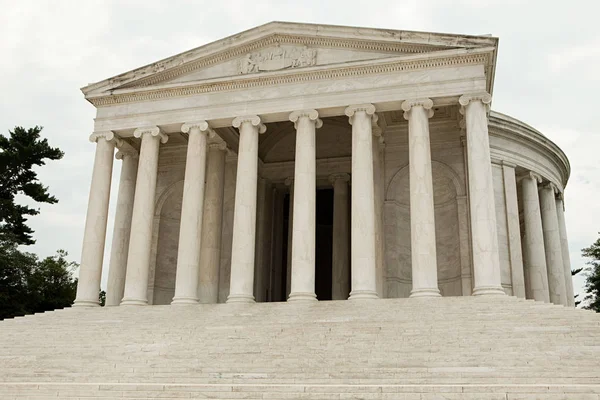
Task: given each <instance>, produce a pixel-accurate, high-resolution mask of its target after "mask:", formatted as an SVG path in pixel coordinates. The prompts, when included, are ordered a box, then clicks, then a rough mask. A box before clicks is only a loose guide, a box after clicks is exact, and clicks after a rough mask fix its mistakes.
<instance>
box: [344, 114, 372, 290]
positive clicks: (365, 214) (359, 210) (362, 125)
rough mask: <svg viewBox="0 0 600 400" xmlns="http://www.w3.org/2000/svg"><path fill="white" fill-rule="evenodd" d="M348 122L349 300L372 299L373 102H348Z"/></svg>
mask: <svg viewBox="0 0 600 400" xmlns="http://www.w3.org/2000/svg"><path fill="white" fill-rule="evenodd" d="M346 115H347V116H348V117H349V119H350V124H351V125H352V194H351V196H352V197H351V199H352V216H351V229H352V230H351V242H352V245H351V257H350V258H351V262H350V264H351V268H352V274H351V276H352V291H351V292H350V299H351V300H358V299H376V298H378V297H377V282H376V281H377V272H376V265H375V263H376V259H375V258H376V256H375V198H374V194H375V193H374V182H373V132H372V124H373V119H374V118H376V116H375V106H374V105H373V104H360V105H351V106H349V107H348V108H346Z"/></svg>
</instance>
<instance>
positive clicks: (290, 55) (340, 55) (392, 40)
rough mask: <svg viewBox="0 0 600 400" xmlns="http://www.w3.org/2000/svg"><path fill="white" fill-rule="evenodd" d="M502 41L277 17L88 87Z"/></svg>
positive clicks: (222, 76) (224, 75)
mask: <svg viewBox="0 0 600 400" xmlns="http://www.w3.org/2000/svg"><path fill="white" fill-rule="evenodd" d="M496 46H497V39H496V38H492V37H490V36H464V35H447V34H434V33H421V32H407V31H390V30H383V29H367V28H351V27H340V26H328V25H310V24H296V23H286V22H272V23H269V24H266V25H262V26H259V27H257V28H253V29H250V30H248V31H245V32H242V33H240V34H237V35H234V36H231V37H228V38H225V39H222V40H219V41H216V42H212V43H209V44H207V45H205V46H201V47H198V48H196V49H193V50H190V51H187V52H185V53H181V54H178V55H175V56H173V57H170V58H167V59H164V60H161V61H158V62H156V63H153V64H150V65H147V66H144V67H142V68H138V69H135V70H133V71H129V72H126V73H124V74H120V75H117V76H115V77H113V78H110V79H107V80H104V81H101V82H98V83H95V84H91V85H89V86H87V87H85V88H83V89H82V91H83V92H84V94H85V95H86V97H87V98H88V99H90V98H94V97H98V96H102V95H103V94H111V93H115V91H132V90H136V89H148V88H152V87H164V86H173V85H177V86H181V85H186V84H190V83H194V84H196V83H200V82H204V81H207V82H214V81H220V80H226V79H233V78H236V79H237V78H240V77H260V75H261V74H272V73H273V72H278V71H282V72H288V71H293V70H298V71H300V70H310V69H315V70H318V69H323V68H327V67H328V66H331V67H336V66H343V65H356V64H357V63H360V62H368V61H380V60H385V59H395V58H402V57H406V58H414V57H415V56H419V55H427V54H436V53H441V52H448V51H452V50H455V51H461V50H462V51H465V50H473V49H492V50H491V52H492V53H494V54H493V57H491V58H492V59H493V58H495V48H496ZM491 61H493V60H491Z"/></svg>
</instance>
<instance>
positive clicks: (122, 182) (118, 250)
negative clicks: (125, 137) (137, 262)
mask: <svg viewBox="0 0 600 400" xmlns="http://www.w3.org/2000/svg"><path fill="white" fill-rule="evenodd" d="M116 158H117V159H120V160H122V164H121V177H120V179H119V194H118V197H117V211H116V213H115V224H114V229H113V240H112V245H111V250H110V264H109V269H108V283H107V285H106V305H107V306H118V305H119V304H120V303H121V299H123V292H124V290H125V274H126V272H127V254H128V253H129V236H130V234H131V216H132V214H133V198H134V196H135V180H136V177H137V169H138V153H137V151H136V150H135V149H133V148H132V147H131V146H129V147H127V148H126V149H125V148H121V149H119V151H117V154H116Z"/></svg>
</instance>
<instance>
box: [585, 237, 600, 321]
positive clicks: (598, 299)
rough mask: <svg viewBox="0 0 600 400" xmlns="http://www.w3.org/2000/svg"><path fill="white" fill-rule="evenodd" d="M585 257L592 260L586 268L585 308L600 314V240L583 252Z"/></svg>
mask: <svg viewBox="0 0 600 400" xmlns="http://www.w3.org/2000/svg"><path fill="white" fill-rule="evenodd" d="M581 253H582V255H583V256H584V257H586V258H590V259H591V260H590V261H588V263H587V264H588V265H589V267H588V268H586V270H585V271H586V281H585V293H586V296H585V298H584V299H583V300H584V301H585V302H586V305H585V307H584V308H586V309H589V310H594V311H596V312H598V313H600V238H598V240H596V241H595V242H594V243H593V244H592V245H591V246H590V247H586V248H585V249H582V250H581Z"/></svg>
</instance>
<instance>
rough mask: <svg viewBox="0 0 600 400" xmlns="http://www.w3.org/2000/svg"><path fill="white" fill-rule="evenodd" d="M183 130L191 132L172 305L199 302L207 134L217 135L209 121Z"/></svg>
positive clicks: (189, 133) (187, 124)
mask: <svg viewBox="0 0 600 400" xmlns="http://www.w3.org/2000/svg"><path fill="white" fill-rule="evenodd" d="M181 131H182V132H183V133H187V134H188V135H189V136H188V145H187V156H186V161H185V176H184V180H183V200H182V203H181V224H180V228H179V246H178V247H177V273H176V277H175V296H173V301H172V302H171V304H173V305H177V304H197V303H198V277H199V275H200V246H201V243H200V242H201V240H202V218H203V212H204V178H205V176H206V148H207V136H208V135H211V136H214V131H213V130H212V129H210V127H209V126H208V122H206V121H198V122H192V123H186V124H183V126H182V127H181Z"/></svg>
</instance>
